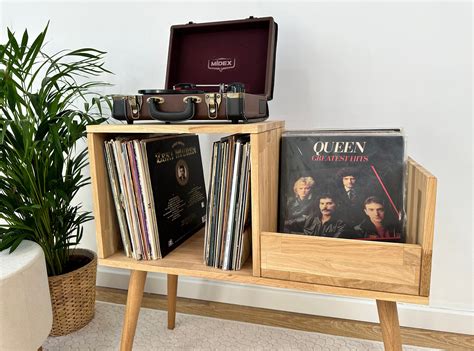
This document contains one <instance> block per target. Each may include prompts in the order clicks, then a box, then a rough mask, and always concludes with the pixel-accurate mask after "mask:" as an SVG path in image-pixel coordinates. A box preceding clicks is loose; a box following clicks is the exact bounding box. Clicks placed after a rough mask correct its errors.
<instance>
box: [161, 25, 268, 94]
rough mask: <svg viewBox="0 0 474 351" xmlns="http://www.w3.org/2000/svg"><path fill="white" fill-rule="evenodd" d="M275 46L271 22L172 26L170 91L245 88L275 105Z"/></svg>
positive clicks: (169, 59)
mask: <svg viewBox="0 0 474 351" xmlns="http://www.w3.org/2000/svg"><path fill="white" fill-rule="evenodd" d="M276 41H277V24H276V23H275V22H274V20H273V18H272V17H262V18H253V17H250V18H248V19H244V20H236V21H225V22H209V23H191V22H190V23H189V24H185V25H175V26H172V27H171V33H170V44H169V51H168V67H167V71H166V88H167V89H172V87H173V86H174V85H176V84H178V83H193V84H221V83H226V84H228V83H234V82H240V83H244V84H245V92H246V93H250V94H257V95H264V96H265V97H266V98H267V99H268V100H271V99H272V97H273V85H274V76H275V53H276ZM206 90H208V91H213V89H206ZM215 90H216V91H217V90H218V89H217V88H216V89H215Z"/></svg>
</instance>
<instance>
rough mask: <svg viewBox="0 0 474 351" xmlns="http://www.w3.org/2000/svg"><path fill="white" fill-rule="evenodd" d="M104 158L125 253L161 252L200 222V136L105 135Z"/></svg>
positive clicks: (202, 196)
mask: <svg viewBox="0 0 474 351" xmlns="http://www.w3.org/2000/svg"><path fill="white" fill-rule="evenodd" d="M105 159H106V164H107V171H108V174H109V180H110V185H111V190H112V195H113V198H114V204H115V209H116V213H117V219H118V224H119V229H120V235H121V238H122V242H123V247H124V252H125V254H126V256H127V257H133V258H134V259H137V260H142V259H143V260H152V259H159V258H162V257H164V256H165V255H167V254H168V253H169V252H171V251H172V250H173V249H175V248H176V247H177V246H179V245H180V244H181V243H182V242H183V241H184V240H186V239H187V238H189V237H190V236H192V235H193V234H194V233H195V232H196V231H197V230H198V229H199V228H202V226H203V224H204V222H205V211H206V191H205V185H204V175H203V172H202V161H201V153H200V148H199V139H198V136H196V135H159V136H156V135H155V136H150V137H147V138H141V139H137V138H133V137H123V136H121V137H116V138H115V139H112V140H107V141H105Z"/></svg>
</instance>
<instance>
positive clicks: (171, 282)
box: [168, 274, 178, 329]
mask: <svg viewBox="0 0 474 351" xmlns="http://www.w3.org/2000/svg"><path fill="white" fill-rule="evenodd" d="M177 292H178V276H177V275H174V274H168V329H174V323H175V320H176V294H177Z"/></svg>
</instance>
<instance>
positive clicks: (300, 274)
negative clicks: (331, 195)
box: [260, 159, 436, 297]
mask: <svg viewBox="0 0 474 351" xmlns="http://www.w3.org/2000/svg"><path fill="white" fill-rule="evenodd" d="M407 179H408V191H407V196H408V197H407V243H406V244H405V243H384V242H371V241H362V240H360V241H358V240H348V239H334V238H323V237H314V236H305V235H294V234H282V233H276V232H262V233H261V238H260V240H261V274H262V277H267V278H274V279H283V280H285V281H299V282H305V283H313V284H322V285H328V286H338V287H345V288H354V289H363V290H369V291H379V292H389V293H396V294H406V295H413V296H423V297H428V296H429V289H430V276H431V252H432V247H433V228H434V225H433V223H434V211H435V197H436V178H435V177H434V176H433V175H431V174H430V173H429V172H428V171H427V170H426V169H424V168H423V167H421V166H420V165H419V164H417V163H416V162H415V161H414V160H412V159H409V160H408V177H407Z"/></svg>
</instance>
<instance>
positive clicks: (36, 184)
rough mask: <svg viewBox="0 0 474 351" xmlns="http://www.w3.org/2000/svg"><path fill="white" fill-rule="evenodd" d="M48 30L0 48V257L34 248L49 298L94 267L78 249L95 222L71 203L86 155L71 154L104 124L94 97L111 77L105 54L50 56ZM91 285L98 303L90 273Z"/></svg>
mask: <svg viewBox="0 0 474 351" xmlns="http://www.w3.org/2000/svg"><path fill="white" fill-rule="evenodd" d="M48 26H49V23H48V25H47V26H46V28H45V29H44V30H43V31H42V32H41V33H40V34H39V35H38V36H37V37H36V38H35V39H33V40H30V38H29V36H28V32H27V31H26V30H25V32H24V33H23V35H22V36H21V39H20V40H17V39H16V38H15V34H14V33H13V32H12V31H10V29H7V38H6V39H7V40H6V43H2V44H0V251H2V250H5V249H9V250H10V252H12V251H14V250H15V249H16V248H17V247H18V245H19V244H20V243H21V242H22V240H31V241H34V242H36V243H38V244H39V245H40V246H41V247H42V249H43V251H44V255H45V258H46V266H47V271H48V276H49V283H50V291H51V295H52V299H53V295H54V293H53V289H52V285H54V284H53V282H54V281H55V280H54V279H56V278H57V277H59V276H69V275H71V274H72V273H71V272H72V271H81V270H84V269H83V267H82V266H84V265H85V264H90V263H92V262H93V263H94V265H95V266H96V264H97V263H96V262H97V259H96V256H95V254H94V253H91V254H90V253H89V254H85V255H84V254H83V253H82V252H80V251H81V250H79V249H75V246H76V245H77V244H78V243H79V242H80V241H81V238H82V236H83V227H82V225H83V224H84V223H85V222H87V221H89V220H91V219H92V216H91V213H90V212H85V211H83V210H82V205H81V204H73V199H74V197H75V196H76V195H77V193H78V191H79V190H80V189H81V188H83V187H84V186H86V185H87V184H89V178H87V177H84V176H83V175H82V170H83V169H84V167H86V166H87V164H88V158H87V149H82V150H76V143H77V142H78V141H79V140H80V139H83V138H84V137H85V136H86V126H87V125H94V124H99V123H102V122H103V121H104V120H105V118H104V117H103V114H102V112H103V108H110V102H109V101H108V99H107V98H106V97H104V96H101V95H100V94H98V93H96V92H94V91H93V90H94V89H98V88H100V87H103V86H105V85H107V84H106V83H104V82H101V81H97V80H95V79H97V78H96V77H98V76H100V75H102V74H104V73H111V72H109V71H108V70H107V69H105V68H104V56H105V52H102V51H99V50H95V49H92V48H83V49H78V50H62V51H59V52H57V53H55V54H52V55H49V54H47V53H46V52H45V50H44V47H45V37H46V33H47V31H48ZM79 106H80V107H79ZM82 251H87V250H82ZM77 268H79V269H77ZM93 280H94V281H93V294H94V298H95V267H94V272H93ZM61 284H62V283H61ZM83 288H84V287H81V289H83ZM91 295H92V293H91ZM67 303H68V302H67V301H65V300H64V298H62V300H61V301H60V302H59V304H60V305H61V306H64V305H66V304H67ZM54 304H55V302H54V301H53V315H54V308H55V306H54ZM68 313H71V311H70V310H68ZM92 315H93V311H92ZM55 318H56V315H54V318H53V319H55ZM70 318H71V317H70ZM91 318H92V317H91ZM87 322H88V321H87ZM54 323H56V320H54V322H53V332H54V329H55V325H54ZM86 324H87V323H86ZM77 329H78V328H77ZM53 332H52V335H54V334H53ZM59 333H61V332H59ZM56 334H57V335H59V334H58V333H56Z"/></svg>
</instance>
